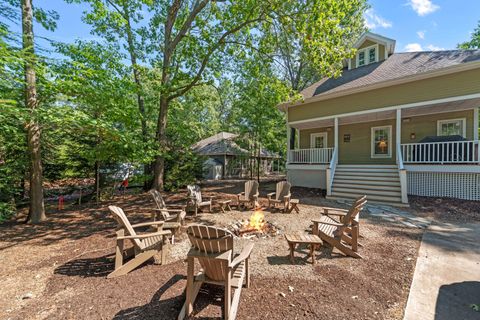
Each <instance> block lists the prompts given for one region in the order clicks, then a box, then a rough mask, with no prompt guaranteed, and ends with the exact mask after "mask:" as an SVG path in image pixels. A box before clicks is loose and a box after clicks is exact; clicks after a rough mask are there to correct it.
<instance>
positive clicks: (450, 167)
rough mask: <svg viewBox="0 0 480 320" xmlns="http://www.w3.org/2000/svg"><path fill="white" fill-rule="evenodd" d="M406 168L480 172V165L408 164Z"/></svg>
mask: <svg viewBox="0 0 480 320" xmlns="http://www.w3.org/2000/svg"><path fill="white" fill-rule="evenodd" d="M405 170H407V171H414V172H443V173H458V172H463V173H480V165H454V164H430V165H429V164H406V165H405Z"/></svg>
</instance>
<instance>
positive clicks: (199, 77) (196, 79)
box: [168, 12, 263, 100]
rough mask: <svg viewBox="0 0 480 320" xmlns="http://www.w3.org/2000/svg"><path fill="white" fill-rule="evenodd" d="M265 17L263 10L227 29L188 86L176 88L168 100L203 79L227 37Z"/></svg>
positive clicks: (208, 52) (207, 54) (212, 47)
mask: <svg viewBox="0 0 480 320" xmlns="http://www.w3.org/2000/svg"><path fill="white" fill-rule="evenodd" d="M262 19H263V12H261V13H260V15H259V17H257V18H255V19H249V20H245V21H244V22H242V23H240V24H239V25H237V26H236V27H233V28H232V29H230V30H227V31H225V32H224V33H223V34H222V36H221V37H220V38H219V39H218V41H217V42H216V43H215V44H214V45H213V46H211V47H210V49H209V50H208V51H207V53H206V54H205V56H204V57H203V60H202V62H201V64H200V68H199V69H198V71H197V73H196V75H195V76H194V78H193V80H192V81H191V82H190V83H189V84H188V85H186V86H184V87H183V89H180V90H178V89H177V90H176V92H174V93H173V94H171V95H169V97H168V100H173V99H175V98H178V97H180V96H182V95H183V94H185V93H186V92H187V91H188V90H190V89H191V88H192V87H193V86H195V84H196V83H197V82H198V81H199V80H200V79H201V77H202V73H203V71H204V70H205V68H206V67H207V65H208V62H209V61H210V57H211V55H212V54H213V53H214V52H215V51H216V50H217V49H218V48H219V47H220V46H221V45H224V44H225V39H226V38H227V37H229V36H230V35H232V34H234V33H236V32H238V31H240V30H241V29H242V28H244V27H245V26H247V25H249V24H251V23H254V22H258V21H261V20H262Z"/></svg>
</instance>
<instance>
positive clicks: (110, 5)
mask: <svg viewBox="0 0 480 320" xmlns="http://www.w3.org/2000/svg"><path fill="white" fill-rule="evenodd" d="M69 1H70V2H86V3H90V4H91V6H92V8H93V10H92V11H91V12H88V13H87V12H85V15H84V20H85V21H86V22H87V23H89V24H91V25H92V26H93V33H94V34H96V35H99V36H102V37H103V38H105V39H106V40H107V41H109V42H111V43H112V42H114V43H122V44H123V48H124V49H125V50H126V52H128V56H129V60H130V64H131V68H132V75H133V79H134V81H135V84H136V96H137V105H138V110H139V112H140V117H139V118H140V124H141V128H142V137H143V144H144V147H145V148H147V146H148V142H149V141H148V140H149V135H148V127H147V113H146V110H145V96H144V89H143V87H144V81H143V79H142V74H141V69H142V68H141V65H140V63H139V58H140V56H142V54H141V52H142V49H144V48H143V47H142V45H141V43H142V42H144V41H145V39H143V40H142V39H138V37H139V36H141V35H144V33H142V32H141V31H140V30H137V29H136V28H135V25H138V23H139V22H140V21H141V20H143V19H144V16H143V14H142V13H141V12H142V9H143V7H144V6H146V5H148V4H149V3H151V1H149V0H128V1H127V0H69ZM150 171H151V170H150V163H146V164H145V165H144V172H145V174H146V176H149V175H150ZM149 186H150V183H149V181H147V180H145V183H144V187H145V189H147V188H149Z"/></svg>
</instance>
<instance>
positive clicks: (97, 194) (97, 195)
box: [95, 161, 100, 206]
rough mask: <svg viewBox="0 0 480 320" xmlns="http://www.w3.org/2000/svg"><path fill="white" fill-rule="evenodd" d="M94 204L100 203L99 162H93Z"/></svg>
mask: <svg viewBox="0 0 480 320" xmlns="http://www.w3.org/2000/svg"><path fill="white" fill-rule="evenodd" d="M95 203H96V204H97V206H98V204H99V203H100V162H99V161H95Z"/></svg>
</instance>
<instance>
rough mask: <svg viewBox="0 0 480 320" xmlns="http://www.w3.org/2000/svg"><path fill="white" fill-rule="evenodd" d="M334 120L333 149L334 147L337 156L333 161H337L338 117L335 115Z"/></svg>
mask: <svg viewBox="0 0 480 320" xmlns="http://www.w3.org/2000/svg"><path fill="white" fill-rule="evenodd" d="M334 121H335V130H334V131H335V136H334V137H335V140H334V141H335V142H334V147H335V149H334V151H336V152H337V158H336V160H335V163H338V118H337V117H335V120H334Z"/></svg>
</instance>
